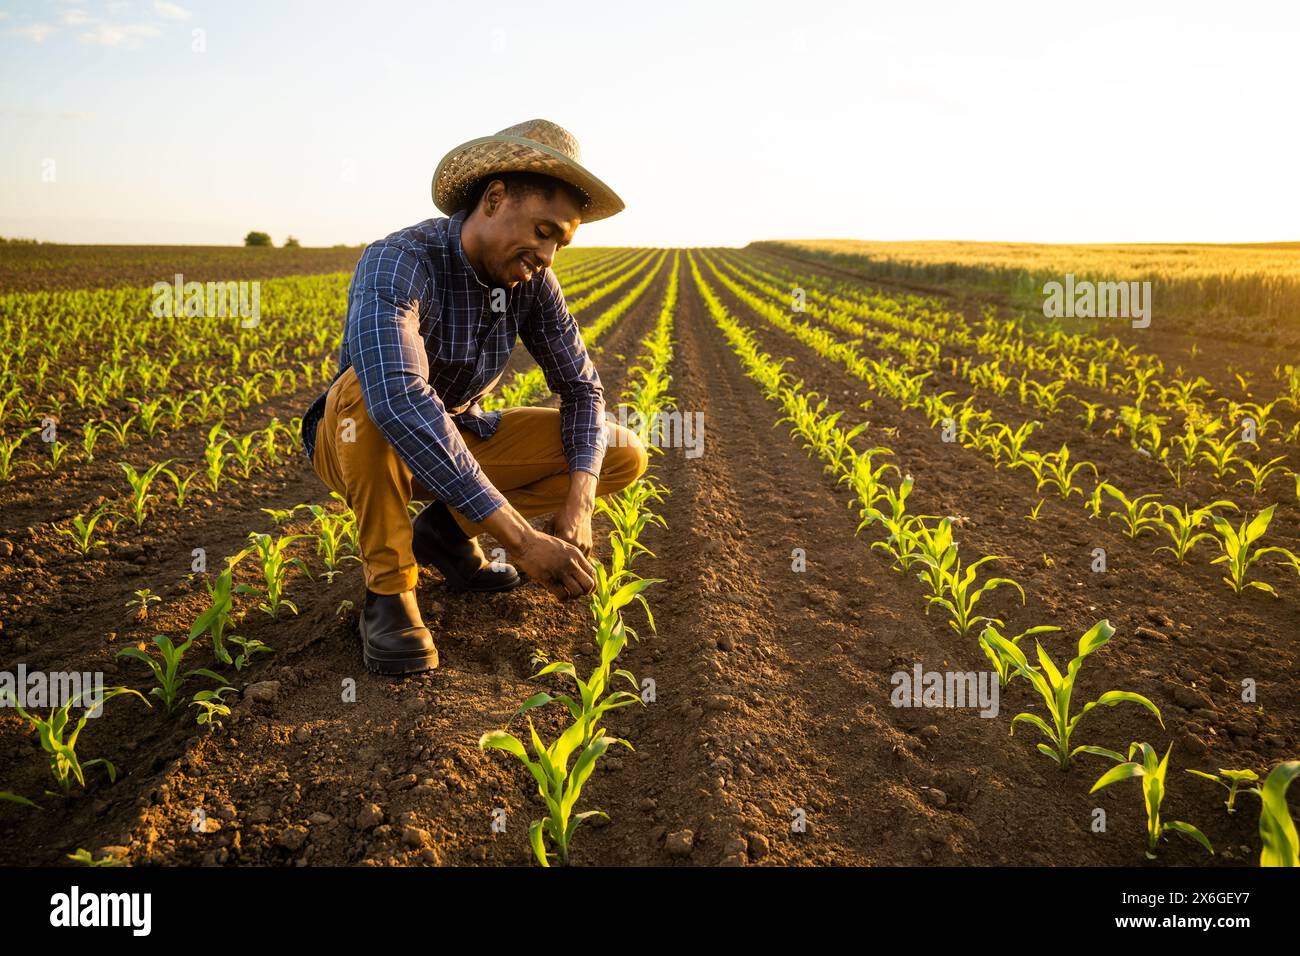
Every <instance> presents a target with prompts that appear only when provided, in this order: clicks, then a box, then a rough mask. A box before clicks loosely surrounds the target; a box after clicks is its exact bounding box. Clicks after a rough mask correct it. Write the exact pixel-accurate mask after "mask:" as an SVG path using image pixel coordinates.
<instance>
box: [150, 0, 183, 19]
mask: <svg viewBox="0 0 1300 956" xmlns="http://www.w3.org/2000/svg"><path fill="white" fill-rule="evenodd" d="M153 12H154V13H156V14H158V16H160V17H163V18H164V19H167V20H188V19H189V18H190V11H188V10H186V9H185V8H184V7H181V6H177V5H176V4H174V3H168V2H167V0H153Z"/></svg>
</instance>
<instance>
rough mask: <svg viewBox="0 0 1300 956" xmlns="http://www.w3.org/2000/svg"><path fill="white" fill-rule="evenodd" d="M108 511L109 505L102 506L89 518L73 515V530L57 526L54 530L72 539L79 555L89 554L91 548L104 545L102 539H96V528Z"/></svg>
mask: <svg viewBox="0 0 1300 956" xmlns="http://www.w3.org/2000/svg"><path fill="white" fill-rule="evenodd" d="M107 511H108V505H100V506H99V507H98V508H96V509H95V511H94V513H93V514H92V515H91V516H90V517H89V518H86V517H84V516H83V515H73V517H72V527H71V528H62V527H58V526H57V525H56V526H55V528H54V530H55V531H57V532H58V533H59V534H62V535H66V536H67V537H69V538H71V539H72V543H73V545H74V546H75V547H76V549H77V553H78V554H83V555H84V554H88V553H89V552H90V549H91V548H94V547H97V546H99V545H101V544H103V543H104V541H103V539H102V538H96V537H95V526H96V525H98V524H99V522H100V520H101V519H102V518H103V517H104V515H105V514H106V513H107Z"/></svg>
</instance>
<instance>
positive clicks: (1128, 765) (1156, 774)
mask: <svg viewBox="0 0 1300 956" xmlns="http://www.w3.org/2000/svg"><path fill="white" fill-rule="evenodd" d="M1173 749H1174V745H1173V744H1170V745H1169V747H1168V748H1167V749H1166V750H1165V755H1164V756H1163V757H1160V756H1158V755H1157V754H1156V751H1155V748H1154V747H1152V746H1151V745H1150V744H1147V743H1141V744H1139V743H1133V744H1130V745H1129V748H1128V758H1129V759H1128V760H1126V761H1123V762H1121V763H1120V765H1119V766H1118V767H1111V768H1110V770H1108V771H1106V773H1104V774H1102V775H1101V777H1100V778H1099V779H1098V780H1097V782H1096V783H1094V784H1093V785H1092V789H1091V790H1089V791H1088V792H1089V793H1096V792H1097V791H1098V790H1100V789H1102V788H1103V787H1109V786H1110V785H1111V784H1112V783H1117V782H1118V781H1120V780H1131V779H1132V778H1133V777H1137V778H1139V779H1140V780H1141V781H1142V798H1143V803H1144V804H1145V805H1146V811H1147V859H1148V860H1154V859H1155V858H1156V852H1155V851H1156V845H1157V844H1158V843H1159V842H1160V840H1161V839H1163V838H1164V836H1165V834H1166V833H1169V832H1170V831H1173V832H1174V833H1181V834H1182V835H1183V836H1185V837H1190V838H1191V839H1193V840H1195V841H1196V842H1197V843H1199V844H1200V845H1201V846H1203V847H1205V849H1207V850H1208V851H1209V852H1210V855H1211V856H1213V855H1214V847H1212V846H1210V841H1209V840H1208V839H1206V837H1205V834H1204V833H1202V832H1201V831H1200V830H1198V829H1196V827H1194V826H1192V825H1191V824H1190V823H1184V822H1183V821H1182V820H1168V821H1165V820H1161V819H1160V807H1161V804H1163V803H1164V799H1165V774H1166V773H1167V772H1168V770H1169V753H1170V751H1172V750H1173ZM1139 751H1140V752H1141V754H1142V761H1141V763H1139V762H1137V761H1135V760H1134V759H1133V755H1134V754H1136V753H1138V752H1139Z"/></svg>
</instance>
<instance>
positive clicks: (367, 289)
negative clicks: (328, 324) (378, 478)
mask: <svg viewBox="0 0 1300 956" xmlns="http://www.w3.org/2000/svg"><path fill="white" fill-rule="evenodd" d="M353 285H354V288H353V290H352V295H351V296H350V297H349V298H350V302H349V315H348V319H347V330H348V331H347V337H348V351H349V354H350V355H351V358H352V364H353V366H354V367H355V368H356V370H357V380H358V381H359V382H360V384H361V393H362V398H363V399H364V401H365V404H366V411H367V413H368V414H369V416H370V418H371V420H372V421H373V422H374V423H375V425H376V426H377V427H378V428H379V430H380V431H381V432H383V434H384V437H385V438H387V439H388V441H389V442H390V443H391V444H392V446H393V448H394V449H395V450H396V452H397V455H398V457H399V458H401V459H402V460H403V461H404V462H406V464H407V465H408V466H409V467H410V469H411V473H412V475H414V477H415V478H416V479H417V480H418V481H419V482H420V483H421V484H423V485H424V486H425V487H427V488H428V489H429V490H430V491H432V492H433V493H434V494H436V495H437V496H438V497H439V499H440V500H442V501H445V502H446V503H447V504H448V505H450V506H452V507H453V508H455V509H456V510H457V511H459V512H460V513H461V514H463V515H464V516H465V517H466V518H468V519H469V520H470V521H482V520H483V519H484V518H486V517H488V516H489V515H490V514H492V513H493V512H494V511H496V510H497V509H498V508H500V507H501V506H502V505H503V504H505V501H506V499H505V496H504V495H502V494H501V492H499V491H498V490H497V489H496V488H495V487H493V485H492V483H491V482H490V481H488V479H487V476H486V475H485V474H483V469H482V468H481V467H480V466H479V463H478V462H477V461H476V460H475V459H474V456H473V455H471V454H470V453H469V449H468V448H466V447H465V441H464V439H463V438H461V436H460V432H459V431H458V430H457V428H456V425H455V423H454V422H452V420H451V417H450V415H448V413H447V409H446V408H445V406H444V405H443V403H442V399H441V398H439V397H438V393H437V392H436V391H435V390H434V389H433V387H432V386H431V385H430V384H429V357H428V354H427V352H426V351H425V345H424V339H423V338H422V337H421V335H420V304H421V300H422V298H423V299H424V300H425V301H426V304H427V300H428V299H429V298H430V297H431V296H432V295H433V291H434V290H433V281H432V278H431V276H430V272H429V270H428V268H427V267H426V266H425V264H424V261H423V260H422V259H421V258H420V256H419V255H417V254H416V253H414V252H411V251H409V250H406V249H402V248H398V247H394V246H371V247H370V248H369V249H367V250H366V252H365V253H364V255H363V256H362V259H361V262H360V263H358V265H357V271H356V275H355V276H354V278H353Z"/></svg>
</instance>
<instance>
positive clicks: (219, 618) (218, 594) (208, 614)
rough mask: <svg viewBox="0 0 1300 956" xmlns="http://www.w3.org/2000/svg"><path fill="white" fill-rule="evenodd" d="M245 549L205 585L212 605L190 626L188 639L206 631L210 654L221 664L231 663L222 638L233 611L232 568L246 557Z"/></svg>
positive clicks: (228, 561) (246, 551) (230, 559)
mask: <svg viewBox="0 0 1300 956" xmlns="http://www.w3.org/2000/svg"><path fill="white" fill-rule="evenodd" d="M248 553H249V552H248V549H247V548H245V549H244V550H243V551H240V552H239V553H238V554H236V555H234V556H233V557H230V558H227V559H226V567H225V569H224V570H223V571H222V572H221V573H220V574H218V575H217V577H216V580H215V581H214V582H212V583H209V584H207V589H208V596H209V598H210V599H211V601H212V603H211V604H210V605H209V606H208V609H207V610H206V611H204V612H203V613H202V614H200V615H199V616H198V617H197V618H195V620H194V623H193V624H192V625H191V626H190V637H191V638H195V637H198V636H199V635H200V634H202V633H203V632H204V631H207V632H208V634H209V635H211V637H212V653H213V654H214V655H215V656H216V658H217V660H218V661H220V662H221V663H223V664H229V663H231V658H230V652H229V651H227V650H226V647H225V644H224V643H223V640H222V638H223V636H224V635H225V632H226V625H228V624H229V623H230V614H231V611H232V610H233V609H234V581H233V578H234V568H235V565H236V564H238V563H239V561H240V560H241V559H242V558H243V557H244V556H245V555H247V554H248Z"/></svg>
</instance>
